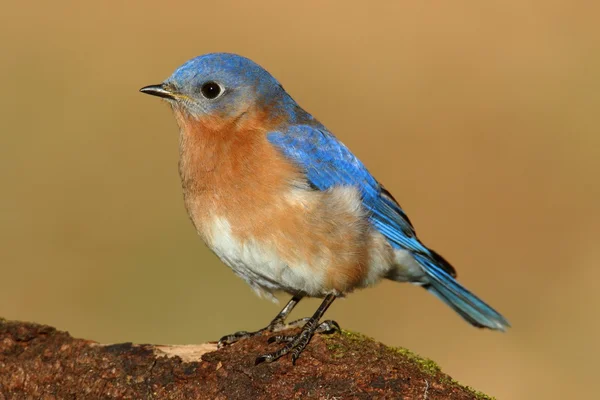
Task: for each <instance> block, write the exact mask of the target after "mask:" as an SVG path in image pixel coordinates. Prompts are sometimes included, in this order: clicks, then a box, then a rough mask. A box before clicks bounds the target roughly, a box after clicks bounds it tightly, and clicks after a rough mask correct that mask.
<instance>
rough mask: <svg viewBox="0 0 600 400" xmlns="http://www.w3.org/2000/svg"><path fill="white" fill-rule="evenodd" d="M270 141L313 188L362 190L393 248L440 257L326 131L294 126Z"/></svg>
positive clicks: (372, 218)
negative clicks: (299, 167) (421, 239)
mask: <svg viewBox="0 0 600 400" xmlns="http://www.w3.org/2000/svg"><path fill="white" fill-rule="evenodd" d="M267 138H268V140H269V141H270V142H271V143H272V144H273V145H275V146H277V147H278V148H279V149H280V150H281V151H282V152H283V153H284V154H285V155H286V156H287V157H288V158H290V159H291V160H293V161H294V162H296V163H297V164H298V165H300V166H301V167H302V168H303V169H304V171H305V172H306V176H307V179H308V181H309V183H310V184H311V185H312V186H313V187H315V188H317V189H319V190H327V189H329V188H331V187H334V186H355V187H357V188H359V189H360V192H361V195H362V202H363V206H364V207H365V208H366V209H367V210H368V211H369V220H370V222H371V223H372V224H373V226H375V228H376V229H377V230H379V232H381V233H382V234H383V235H384V236H385V237H386V238H387V239H388V241H389V242H390V244H391V245H392V246H393V247H395V248H401V249H407V250H411V251H413V252H416V253H420V254H424V255H427V256H429V257H431V258H432V259H436V258H437V257H436V255H434V254H435V253H433V254H432V252H431V251H430V250H429V249H428V248H427V247H425V246H424V245H423V244H421V242H420V241H419V240H418V239H417V237H416V234H415V230H414V229H413V227H412V225H411V223H410V220H409V219H408V217H407V216H406V214H405V213H404V211H402V209H401V208H400V206H399V205H398V203H397V202H396V201H395V200H394V198H393V197H392V196H391V195H390V193H389V192H388V191H387V190H385V189H384V188H383V186H382V185H380V184H379V182H377V180H375V178H374V177H373V176H372V175H371V174H370V173H369V171H368V170H367V168H366V167H365V166H364V165H363V164H362V162H361V161H360V160H359V159H358V158H356V156H354V154H352V152H350V150H348V148H347V147H346V146H344V144H342V143H341V142H340V141H339V140H337V138H336V137H335V136H333V134H331V133H330V132H328V131H327V130H326V129H325V128H323V127H321V126H319V127H315V126H311V125H294V126H291V127H290V128H289V129H288V130H286V131H285V132H282V131H275V132H271V133H269V134H268V136H267Z"/></svg>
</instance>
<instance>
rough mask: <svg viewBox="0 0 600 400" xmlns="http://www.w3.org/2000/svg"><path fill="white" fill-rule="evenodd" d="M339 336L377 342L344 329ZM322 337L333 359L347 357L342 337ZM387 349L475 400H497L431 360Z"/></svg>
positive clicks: (406, 351)
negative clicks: (459, 380)
mask: <svg viewBox="0 0 600 400" xmlns="http://www.w3.org/2000/svg"><path fill="white" fill-rule="evenodd" d="M339 335H340V336H341V337H342V340H345V341H346V342H348V341H350V342H352V343H353V344H356V345H359V344H361V343H364V342H375V340H374V339H373V338H371V337H369V336H366V335H363V334H361V333H356V332H350V331H346V330H343V329H342V331H341V332H340V334H339ZM321 337H322V338H324V339H325V343H326V345H327V349H328V350H330V351H331V352H332V353H333V354H332V357H333V358H342V357H344V356H345V355H346V352H347V351H348V350H349V349H348V347H347V346H346V345H345V344H344V343H343V341H340V337H339V336H338V335H331V336H330V335H323V336H321ZM386 348H387V350H389V351H391V352H393V353H395V354H398V355H401V356H402V357H403V358H404V359H406V360H408V361H410V362H412V363H415V364H417V365H418V366H419V367H420V369H421V371H423V372H425V373H427V374H429V375H439V379H440V381H442V382H446V383H449V384H452V385H455V386H459V387H461V388H464V389H465V390H468V391H469V392H471V393H473V395H474V396H475V398H476V399H478V400H495V398H494V397H490V396H488V395H486V394H485V393H482V392H480V391H478V390H476V389H473V388H472V387H469V386H464V385H461V384H460V383H459V382H458V381H456V380H454V379H452V378H451V377H449V376H448V375H446V374H444V373H442V370H441V368H440V367H439V365H437V364H436V363H435V361H433V360H430V359H429V358H424V357H421V356H419V355H418V354H415V353H413V352H412V351H410V350H408V349H405V348H403V347H390V346H386Z"/></svg>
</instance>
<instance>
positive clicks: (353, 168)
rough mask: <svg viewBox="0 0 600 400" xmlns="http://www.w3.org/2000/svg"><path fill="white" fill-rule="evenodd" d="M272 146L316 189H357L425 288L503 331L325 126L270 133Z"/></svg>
mask: <svg viewBox="0 0 600 400" xmlns="http://www.w3.org/2000/svg"><path fill="white" fill-rule="evenodd" d="M268 139H269V141H270V142H271V143H272V144H273V145H275V146H277V147H278V148H279V149H280V150H281V151H282V152H283V154H285V155H286V156H287V157H289V158H290V159H291V160H293V161H294V162H296V163H297V164H298V165H299V166H301V167H302V168H303V169H304V171H305V172H306V177H307V179H308V181H309V183H310V184H311V185H312V186H313V187H315V188H316V189H318V190H327V189H329V188H331V187H334V186H355V187H357V188H359V189H360V191H361V194H362V203H363V206H364V207H365V208H366V209H367V210H368V211H369V220H370V222H371V223H372V224H373V226H374V227H375V228H376V229H377V230H379V232H381V233H382V234H383V235H384V236H385V237H386V238H387V240H388V241H389V243H390V244H391V245H392V246H393V247H394V248H397V249H405V250H409V251H411V252H412V255H413V257H414V259H415V260H416V261H417V262H418V263H419V264H420V265H421V266H422V267H423V270H424V271H425V273H426V274H427V275H428V277H429V280H428V282H427V284H426V285H424V286H423V287H424V288H425V289H427V290H429V291H431V292H432V293H433V294H435V295H436V296H437V297H439V298H440V299H441V300H443V301H444V302H446V303H447V304H448V305H449V306H450V307H452V309H454V310H455V311H456V312H457V313H458V314H460V315H461V316H462V317H463V318H464V319H465V320H467V321H468V322H470V323H471V324H472V325H474V326H477V327H488V328H490V329H496V330H505V329H506V328H508V327H509V326H510V324H509V323H508V321H507V320H506V319H505V318H504V317H503V316H502V315H500V314H499V313H498V312H497V311H496V310H494V309H493V308H491V307H490V306H488V305H487V304H485V303H484V302H483V301H482V300H481V299H479V298H478V297H477V296H475V295H474V294H473V293H471V292H469V291H468V290H467V289H466V288H464V287H463V286H461V285H460V284H459V283H458V282H457V281H456V280H455V279H454V278H455V276H456V272H455V270H454V268H453V267H452V266H451V265H450V264H449V263H448V262H447V261H446V260H445V259H444V258H443V257H441V256H440V255H439V254H437V253H436V252H435V251H433V250H431V249H429V248H427V247H426V246H425V245H423V244H422V243H421V242H420V241H419V239H417V236H416V234H415V230H414V229H413V227H412V225H411V223H410V221H409V219H408V217H407V216H406V214H405V213H404V211H402V209H401V208H400V206H399V205H398V203H397V202H396V201H395V200H394V198H393V197H392V196H391V195H390V194H389V192H388V191H387V190H385V189H384V188H383V186H381V185H380V184H379V183H378V182H377V181H376V180H375V178H373V176H372V175H371V174H370V173H369V171H367V169H366V168H365V166H364V165H363V164H362V163H361V162H360V160H358V159H357V158H356V157H355V156H354V154H352V153H351V152H350V150H348V148H347V147H346V146H344V145H343V144H342V143H341V142H340V141H338V140H337V139H336V138H335V136H333V135H332V134H331V133H330V132H328V131H327V130H326V129H325V128H324V127H323V126H321V125H318V124H317V123H315V125H295V126H292V127H290V128H289V129H287V130H286V131H285V132H280V131H276V132H271V133H269V134H268Z"/></svg>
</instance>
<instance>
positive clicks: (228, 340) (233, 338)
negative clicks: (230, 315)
mask: <svg viewBox="0 0 600 400" xmlns="http://www.w3.org/2000/svg"><path fill="white" fill-rule="evenodd" d="M309 319H310V318H300V319H297V320H295V321H292V322H290V323H287V324H286V323H285V322H284V321H283V320H282V319H274V320H273V321H271V323H270V324H269V325H267V326H266V327H264V328H262V329H259V330H257V331H254V332H248V331H239V332H235V333H232V334H231V335H225V336H223V337H222V338H221V339H219V342H218V344H217V347H218V348H221V347H224V346H227V345H230V344H233V343H235V342H237V341H239V340H242V339H247V338H251V337H254V336H257V335H261V334H262V333H263V332H280V331H283V330H285V329H292V328H298V327H302V326H304V324H306V322H307V321H308V320H309Z"/></svg>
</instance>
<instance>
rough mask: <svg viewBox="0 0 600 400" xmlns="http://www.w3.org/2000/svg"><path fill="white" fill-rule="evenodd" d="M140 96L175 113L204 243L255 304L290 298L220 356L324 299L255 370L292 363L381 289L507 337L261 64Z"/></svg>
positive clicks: (201, 60)
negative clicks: (350, 308) (381, 284)
mask: <svg viewBox="0 0 600 400" xmlns="http://www.w3.org/2000/svg"><path fill="white" fill-rule="evenodd" d="M140 90H141V91H142V92H143V93H147V94H151V95H154V96H158V97H162V98H164V99H166V100H167V101H168V102H169V104H170V105H171V107H172V109H173V112H174V114H175V118H176V120H177V123H178V125H179V130H180V135H179V152H180V160H179V173H180V176H181V182H182V187H183V196H184V201H185V206H186V209H187V212H188V213H189V215H190V218H191V220H192V222H193V224H194V226H195V227H196V230H197V232H198V234H199V235H200V237H201V238H202V239H203V240H204V242H205V243H206V244H207V246H208V247H209V248H210V249H212V251H213V252H215V253H216V254H217V256H219V258H220V259H221V260H222V261H223V262H224V263H225V264H227V265H228V266H229V267H230V268H231V269H232V270H233V271H234V272H235V273H236V274H237V275H239V276H240V277H242V278H243V279H244V280H245V281H246V282H247V283H248V284H249V285H250V286H251V287H252V288H253V289H254V290H255V291H256V292H257V293H258V294H259V295H266V296H268V297H269V298H273V292H276V291H284V292H287V293H289V294H290V295H292V299H291V300H290V301H289V302H288V303H287V305H286V306H285V307H284V308H283V310H281V312H280V313H279V314H278V315H277V316H276V317H275V319H273V321H272V322H271V323H270V324H269V325H268V326H267V327H265V328H263V329H261V330H259V331H256V332H245V331H242V332H237V333H234V334H232V335H228V336H224V337H223V338H221V340H220V341H219V344H220V345H226V344H231V343H234V342H236V341H237V340H240V339H242V338H246V337H250V336H253V335H256V334H259V333H261V332H265V331H267V332H276V331H278V330H281V329H282V328H283V327H284V326H286V325H285V319H286V317H287V316H288V314H289V313H290V312H291V311H292V309H293V308H294V307H295V305H296V304H298V302H299V301H300V300H301V299H302V298H304V297H307V296H308V297H318V298H323V299H324V300H323V303H322V304H321V305H320V307H319V308H318V310H317V311H316V312H315V314H314V315H313V316H312V317H311V318H303V319H301V320H298V321H296V322H294V323H291V324H292V325H295V326H302V330H301V332H300V333H299V334H298V335H295V336H274V337H272V338H271V339H270V340H269V342H278V343H285V344H284V345H283V347H281V348H280V349H279V350H278V351H275V352H273V353H268V354H265V355H262V356H260V357H258V358H257V359H256V363H257V364H258V363H260V362H262V361H267V362H270V361H274V360H277V359H278V358H280V357H282V356H283V355H285V354H287V353H289V352H291V353H292V362H295V361H296V359H297V358H298V357H299V355H300V353H301V352H302V350H303V349H304V348H305V347H306V345H307V344H308V342H309V341H310V339H311V338H312V336H313V335H314V334H315V333H316V332H326V331H333V330H335V329H337V328H338V326H337V324H336V323H335V322H334V321H325V322H323V323H320V320H321V317H322V316H323V314H324V313H325V311H326V310H327V308H328V307H329V306H330V305H331V304H332V303H333V301H334V300H335V299H336V298H337V297H341V296H344V295H346V294H348V293H350V292H352V291H353V290H355V289H359V288H364V287H367V286H371V285H373V284H375V283H377V282H378V281H380V280H381V279H383V278H385V279H390V280H393V281H397V282H410V283H413V284H416V285H420V286H422V287H423V288H424V289H426V290H427V291H429V292H431V293H433V294H434V295H436V296H437V297H438V298H440V299H441V300H442V301H444V302H445V303H446V304H448V305H449V306H450V307H451V308H452V309H453V310H454V311H456V312H457V313H458V314H459V315H460V316H461V317H463V318H464V319H465V320H466V321H467V322H469V323H471V324H472V325H474V326H476V327H480V328H489V329H494V330H500V331H504V330H505V329H506V328H508V327H509V326H510V325H509V323H508V321H507V320H506V319H505V318H504V317H503V316H502V315H500V314H499V313H498V312H496V311H495V310H494V309H492V308H491V307H490V306H488V305H487V304H486V303H484V302H483V301H482V300H480V299H479V298H478V297H477V296H475V295H474V294H473V293H471V292H469V291H468V290H467V289H465V288H464V287H463V286H461V285H460V284H459V283H458V282H457V281H456V279H455V278H456V271H455V270H454V268H453V267H452V266H451V265H450V263H448V261H446V260H445V259H444V258H443V257H442V256H440V255H439V254H438V253H436V252H435V251H433V250H432V249H430V248H428V247H427V246H425V245H424V244H423V243H422V242H421V241H420V240H419V239H418V238H417V236H416V233H415V230H414V228H413V226H412V224H411V222H410V220H409V219H408V216H407V215H406V214H405V213H404V211H403V210H402V208H400V205H399V204H398V202H396V200H395V199H394V197H393V196H392V195H391V194H390V192H388V191H387V190H386V189H385V188H384V187H383V185H381V184H380V183H379V182H378V181H377V180H376V179H375V178H374V177H373V176H372V175H371V174H370V173H369V171H368V170H367V169H366V168H365V166H364V165H363V163H362V162H361V161H360V160H359V159H358V158H356V156H354V154H352V152H350V150H348V148H347V147H346V146H344V145H343V144H342V143H341V142H340V141H339V140H338V139H336V137H335V136H334V135H333V134H332V133H331V132H329V131H328V130H327V128H325V126H323V125H322V124H321V123H320V122H319V121H317V120H316V119H315V118H314V117H313V116H312V115H310V114H309V113H308V112H306V111H304V110H303V109H302V108H301V107H300V106H299V105H298V104H297V103H296V102H295V101H294V100H293V99H292V98H291V97H290V95H289V94H288V93H287V92H286V91H285V90H284V89H283V87H282V86H281V84H280V83H279V82H278V81H277V80H276V79H275V78H274V77H273V76H271V75H270V74H269V73H268V72H267V71H265V70H264V69H263V68H262V67H260V66H259V65H258V64H256V63H254V62H253V61H251V60H249V59H247V58H244V57H241V56H238V55H235V54H227V53H214V54H206V55H203V56H200V57H196V58H194V59H192V60H190V61H188V62H186V63H185V64H183V65H182V66H181V67H179V68H178V69H177V70H176V71H175V72H174V73H173V75H171V77H169V78H168V79H167V80H166V81H164V82H163V83H161V84H159V85H151V86H146V87H144V88H142V89H140ZM287 326H289V325H287Z"/></svg>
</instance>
